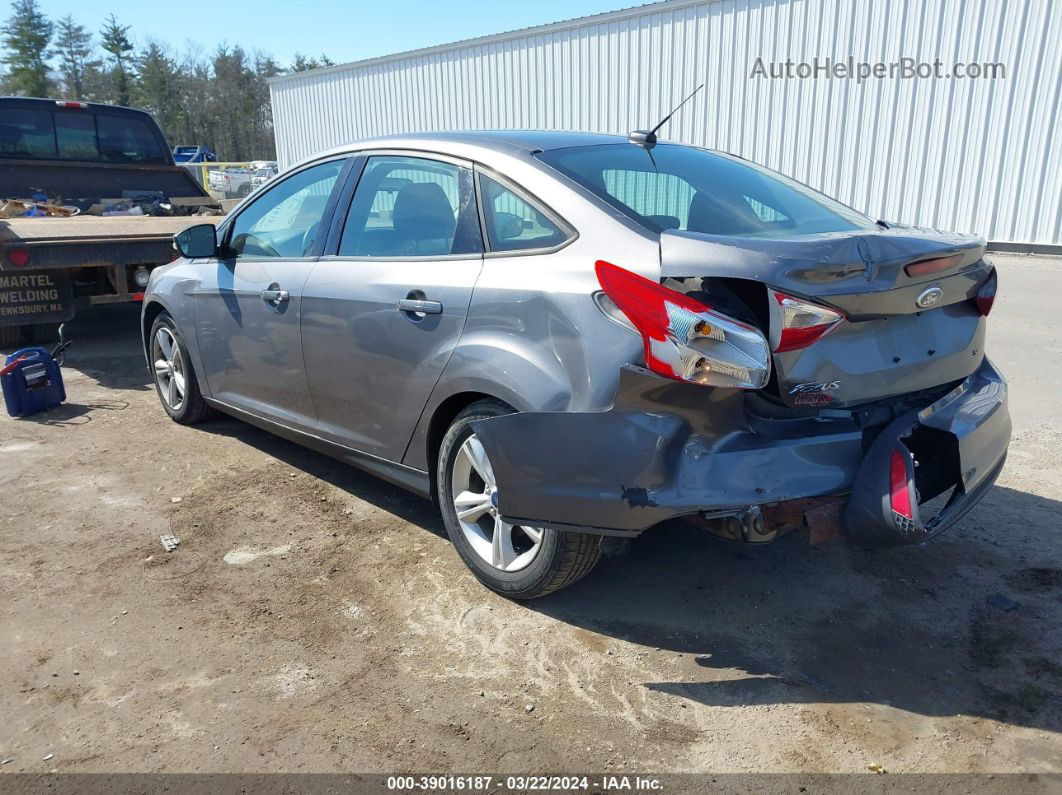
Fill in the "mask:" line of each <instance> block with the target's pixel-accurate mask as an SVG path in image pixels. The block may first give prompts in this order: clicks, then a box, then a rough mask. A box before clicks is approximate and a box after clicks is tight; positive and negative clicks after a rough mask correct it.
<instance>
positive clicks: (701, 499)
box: [473, 359, 1010, 543]
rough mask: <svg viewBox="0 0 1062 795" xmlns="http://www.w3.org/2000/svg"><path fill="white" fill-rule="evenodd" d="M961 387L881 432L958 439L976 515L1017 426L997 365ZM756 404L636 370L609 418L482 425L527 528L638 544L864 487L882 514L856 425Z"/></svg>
mask: <svg viewBox="0 0 1062 795" xmlns="http://www.w3.org/2000/svg"><path fill="white" fill-rule="evenodd" d="M960 390H961V391H959V392H958V394H957V393H956V392H957V390H953V391H952V392H951V393H949V394H948V395H946V396H945V397H944V398H941V400H939V401H937V402H936V403H934V404H932V406H929V407H925V408H922V409H920V410H915V411H913V412H908V413H907V414H905V415H903V416H902V417H900V418H898V419H897V420H895V421H894V422H892V423H891V424H890V425H889V426H888V427H887V428H886V429H885V431H882V432H881V435H882V436H884V435H886V434H890V435H891V434H895V436H896V438H899V437H900V436H902V435H903V434H904V433H905V432H906V433H908V434H909V433H910V431H909V429H910V428H912V427H919V426H920V425H921V424H923V423H924V424H926V425H932V426H933V427H934V428H935V429H937V430H939V431H940V432H941V433H942V434H945V435H947V434H951V435H952V436H953V437H954V438H955V445H956V446H957V448H959V449H960V453H961V455H960V459H961V461H960V463H961V468H962V475H963V478H964V480H963V489H964V493H966V494H967V495H968V497H969V499H968V500H967V504H964V506H963V512H965V511H966V510H968V509H969V507H972V503H973V502H976V500H977V498H978V495H979V493H983V489H981V490H979V489H978V486H980V485H981V484H982V483H983V482H984V481H985V479H986V478H994V474H992V471H993V469H995V470H996V471H997V472H998V466H999V465H1001V461H1002V458H1003V457H1004V456H1005V453H1006V446H1007V444H1008V442H1009V437H1010V419H1009V416H1008V415H1007V409H1006V384H1005V382H1004V381H1003V378H1002V376H1000V375H999V373H998V372H996V371H995V369H994V368H993V367H992V366H991V364H990V363H989V362H988V361H987V359H986V360H985V361H984V363H983V365H982V366H981V368H980V369H979V370H978V371H977V372H976V373H974V374H973V375H971V376H970V377H969V378H967V379H966V380H965V381H964V382H963V383H962V385H960ZM746 394H747V393H744V392H741V391H738V390H723V389H705V388H704V387H700V386H695V385H691V384H683V383H679V382H675V381H670V380H668V379H664V378H660V377H658V376H656V375H654V374H652V373H650V372H648V371H647V370H644V369H642V368H639V367H635V366H632V365H627V366H625V367H624V368H623V370H622V372H621V375H620V381H619V387H618V391H617V396H616V400H615V402H614V404H613V406H612V408H610V409H608V410H607V411H601V412H528V413H521V414H511V415H507V416H503V417H496V418H492V419H487V420H481V421H479V422H477V423H475V424H474V426H473V427H474V430H475V432H476V434H477V436H478V437H479V439H480V441H481V442H482V444H483V446H484V448H485V449H486V452H487V455H488V457H489V459H490V461H491V464H492V467H493V469H494V476H495V479H496V482H497V484H498V499H499V503H498V507H499V510H500V512H501V513H502V515H503V516H504V517H505V519H506V520H507V521H511V522H514V523H517V524H525V525H535V526H544V527H553V528H556V529H561V530H569V531H576V532H588V533H598V534H603V535H621V536H626V535H636V534H637V533H639V532H641V531H643V530H645V529H647V528H649V527H651V526H653V525H655V524H657V523H659V522H662V521H664V520H666V519H671V518H675V517H680V516H690V515H701V516H703V515H706V514H707V515H711V514H715V513H718V512H725V511H728V510H732V509H735V510H737V509H743V508H747V507H750V506H768V505H776V504H779V503H786V502H789V501H793V500H800V499H804V498H814V497H826V496H830V495H834V496H835V495H842V494H848V493H849V492H854V491H860V492H861V493H862V492H866V493H867V494H871V495H872V497H869V498H868V497H866V496H863V497H861V498H860V500H861V501H862V500H866V499H870V500H871V513H873V506H874V505H875V504H876V505H877V506H878V507H880V506H881V504H882V503H881V498H882V496H883V495H886V496H887V493H888V482H887V480H886V481H885V482H883V483H881V484H880V486H879V484H878V482H877V481H876V480H875V477H876V475H875V474H874V472H872V471H871V470H874V469H875V468H876V467H875V466H872V465H871V464H870V463H869V462H872V461H873V460H875V458H876V456H878V455H879V454H877V453H875V452H874V450H873V445H869V444H868V437H867V433H868V432H867V430H866V429H864V428H862V427H860V426H859V424H858V423H857V421H856V419H855V417H854V416H852V417H845V416H840V417H830V418H822V417H812V418H800V419H784V420H779V419H769V418H765V417H759V416H754V415H753V414H751V413H750V412H749V411H748V410H747V409H746ZM938 404H942V405H938ZM978 417H981V419H978ZM901 421H904V422H906V423H907V424H906V425H904V426H903V427H901V425H900V423H901ZM905 429H907V430H905ZM879 430H880V429H879ZM890 438H891V436H890ZM941 438H943V437H941ZM868 447H870V448H871V449H870V450H869V451H868ZM863 484H869V485H863ZM875 499H876V500H877V502H876V503H874V500H875ZM860 504H862V502H860ZM851 508H852V503H851V502H849V503H848V508H847V509H846V510H845V520H846V524H845V530H846V532H847V528H848V525H847V520H848V518H849V517H850V516H851V515H852V511H851V510H850V509H851ZM888 520H889V525H890V527H892V526H893V525H892V519H891V517H889V519H888ZM950 521H954V519H953V518H951V517H949V523H950ZM940 529H943V528H937V527H934V530H935V531H939V530H940ZM912 540H914V539H912ZM904 542H905V540H899V541H896V542H895V543H904Z"/></svg>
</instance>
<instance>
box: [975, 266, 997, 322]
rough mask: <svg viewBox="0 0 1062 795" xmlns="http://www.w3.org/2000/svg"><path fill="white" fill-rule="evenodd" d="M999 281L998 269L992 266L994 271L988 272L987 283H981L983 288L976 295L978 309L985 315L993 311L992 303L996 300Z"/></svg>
mask: <svg viewBox="0 0 1062 795" xmlns="http://www.w3.org/2000/svg"><path fill="white" fill-rule="evenodd" d="M997 283H998V280H997V278H996V269H995V268H992V272H991V273H989V274H988V278H987V279H985V283H984V284H982V285H981V288H980V289H979V290H978V291H977V295H975V296H974V303H975V304H977V311H978V312H980V313H981V314H982V315H984V316H985V317H988V313H989V312H991V311H992V304H994V303H995V302H996V285H997Z"/></svg>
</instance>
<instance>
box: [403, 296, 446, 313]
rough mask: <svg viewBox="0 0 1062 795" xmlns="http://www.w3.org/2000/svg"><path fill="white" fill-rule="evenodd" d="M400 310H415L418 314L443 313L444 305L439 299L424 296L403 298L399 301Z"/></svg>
mask: <svg viewBox="0 0 1062 795" xmlns="http://www.w3.org/2000/svg"><path fill="white" fill-rule="evenodd" d="M398 311H400V312H413V313H415V314H418V315H441V314H442V311H443V305H442V304H441V303H440V302H438V301H428V300H425V299H423V298H403V299H402V300H401V301H399V302H398Z"/></svg>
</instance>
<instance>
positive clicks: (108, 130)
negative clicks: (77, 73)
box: [0, 107, 169, 165]
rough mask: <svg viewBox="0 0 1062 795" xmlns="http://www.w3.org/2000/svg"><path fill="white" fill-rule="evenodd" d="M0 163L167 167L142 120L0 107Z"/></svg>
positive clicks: (161, 151) (73, 112)
mask: <svg viewBox="0 0 1062 795" xmlns="http://www.w3.org/2000/svg"><path fill="white" fill-rule="evenodd" d="M0 157H24V158H27V159H37V160H81V161H91V162H104V163H148V164H155V165H160V164H162V165H165V164H168V163H169V160H168V158H167V157H166V154H165V152H163V150H162V147H161V146H160V144H159V141H158V138H157V137H156V135H155V131H154V129H153V128H152V126H151V125H150V124H148V122H146V121H144V120H143V119H138V118H133V117H127V116H108V115H105V114H95V113H92V112H90V111H80V110H79V111H52V110H45V109H36V108H4V107H0Z"/></svg>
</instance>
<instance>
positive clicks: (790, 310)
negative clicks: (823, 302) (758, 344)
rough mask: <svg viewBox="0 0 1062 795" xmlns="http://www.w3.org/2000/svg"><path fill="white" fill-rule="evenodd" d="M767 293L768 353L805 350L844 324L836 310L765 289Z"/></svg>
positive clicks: (842, 318)
mask: <svg viewBox="0 0 1062 795" xmlns="http://www.w3.org/2000/svg"><path fill="white" fill-rule="evenodd" d="M768 293H769V294H770V295H769V298H768V302H767V303H768V304H769V305H770V311H771V350H772V351H774V352H775V353H784V352H785V351H795V350H799V349H801V348H806V347H808V346H809V345H811V344H812V343H813V342H815V341H816V340H819V339H822V338H823V337H824V336H826V335H827V334H829V333H830V332H831V331H833V330H834V329H835V328H837V327H838V326H839V325H841V323H843V322H844V315H843V314H842V313H841V312H838V311H837V310H836V309H830V308H829V307H827V306H820V305H819V304H813V303H811V302H810V301H805V300H804V299H803V298H796V297H795V296H792V295H787V294H786V293H781V292H778V291H777V290H768Z"/></svg>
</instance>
